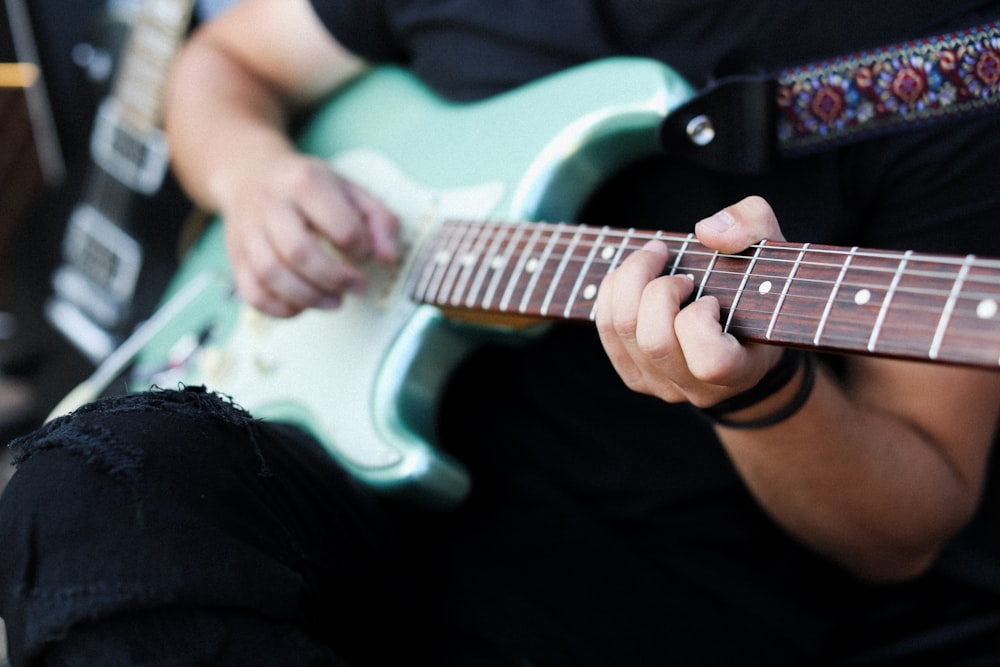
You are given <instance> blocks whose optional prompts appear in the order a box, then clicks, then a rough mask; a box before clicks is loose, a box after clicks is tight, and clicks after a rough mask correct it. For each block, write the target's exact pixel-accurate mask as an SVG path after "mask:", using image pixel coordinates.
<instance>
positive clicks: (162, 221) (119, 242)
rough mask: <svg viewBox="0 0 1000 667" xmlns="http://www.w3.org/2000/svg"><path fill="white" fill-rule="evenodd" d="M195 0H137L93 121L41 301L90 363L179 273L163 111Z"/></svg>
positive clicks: (179, 210)
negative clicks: (76, 196)
mask: <svg viewBox="0 0 1000 667" xmlns="http://www.w3.org/2000/svg"><path fill="white" fill-rule="evenodd" d="M193 5H194V0H142V2H141V3H140V5H139V6H138V8H137V9H136V12H137V14H136V16H135V17H134V18H133V19H132V21H133V22H132V23H131V25H130V26H129V30H128V39H127V41H126V43H125V47H124V53H123V56H122V58H121V60H120V62H119V64H118V68H117V76H116V77H115V81H114V86H113V89H112V91H111V93H110V94H109V95H108V96H107V97H105V98H104V100H103V101H102V102H101V104H100V106H99V108H98V111H97V115H96V118H95V120H94V127H93V130H92V132H91V136H90V160H91V163H90V164H89V165H88V167H89V169H88V171H87V173H86V181H85V184H84V189H83V193H82V196H81V200H80V202H79V203H78V204H77V205H76V206H75V207H74V209H73V211H72V213H71V215H70V216H69V221H68V223H67V226H66V231H65V235H64V237H63V248H62V255H63V257H62V263H61V265H60V266H59V267H58V268H57V270H56V271H55V273H54V274H53V278H52V286H53V296H52V298H51V299H50V300H49V302H48V303H47V304H46V316H47V318H48V320H49V321H50V322H51V323H52V324H53V325H54V326H55V327H56V329H58V330H59V331H60V332H61V333H62V334H63V335H65V336H66V338H67V339H68V340H69V341H70V342H71V343H73V344H74V345H76V347H77V348H78V349H79V350H80V351H81V352H83V353H84V354H85V355H86V356H87V357H89V358H90V359H91V360H92V361H94V362H99V361H101V360H102V359H104V358H105V357H106V356H107V355H108V354H110V353H111V351H112V350H113V349H114V348H115V347H116V346H117V345H118V344H119V343H120V342H121V341H122V340H123V339H124V338H125V337H126V336H127V335H128V333H129V330H130V328H131V327H132V326H133V325H134V324H135V322H136V321H137V320H138V319H140V317H142V316H144V315H145V314H147V313H148V311H150V310H152V309H153V308H155V306H156V301H157V300H158V299H159V298H160V296H161V295H162V290H163V289H164V288H165V287H166V285H167V283H168V282H169V279H170V277H171V275H172V274H173V272H174V271H175V270H176V262H175V261H174V258H173V254H172V253H173V248H174V245H175V242H174V241H173V239H175V238H176V235H177V232H178V229H177V228H178V227H179V223H180V221H181V220H182V218H183V210H184V209H186V208H188V206H189V205H188V204H187V201H186V199H185V198H183V196H182V195H181V194H180V191H179V188H178V187H177V186H176V184H175V183H173V182H172V181H171V180H170V179H169V178H168V176H169V171H168V150H167V142H166V138H165V136H164V133H163V131H162V129H161V121H162V118H161V116H162V107H163V99H164V91H165V87H166V80H167V71H168V68H169V65H170V62H171V61H172V60H173V57H174V55H175V54H176V52H177V49H178V48H179V47H180V44H181V42H182V40H183V37H184V36H185V35H186V34H187V29H188V26H189V24H190V22H191V12H192V9H193Z"/></svg>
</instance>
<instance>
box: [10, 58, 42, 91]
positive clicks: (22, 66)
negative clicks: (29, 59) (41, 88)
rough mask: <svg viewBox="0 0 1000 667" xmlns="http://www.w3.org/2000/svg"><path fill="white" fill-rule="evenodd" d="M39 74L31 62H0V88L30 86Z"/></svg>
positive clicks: (36, 66)
mask: <svg viewBox="0 0 1000 667" xmlns="http://www.w3.org/2000/svg"><path fill="white" fill-rule="evenodd" d="M39 74H40V72H39V69H38V65H35V64H33V63H0V88H31V87H32V86H33V85H35V82H36V81H38V77H39Z"/></svg>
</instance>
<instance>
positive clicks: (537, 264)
mask: <svg viewBox="0 0 1000 667" xmlns="http://www.w3.org/2000/svg"><path fill="white" fill-rule="evenodd" d="M561 233H562V231H561V229H560V226H555V227H552V228H551V234H550V235H549V242H548V243H546V244H545V248H544V249H543V250H542V254H541V256H540V257H539V258H538V260H537V261H532V260H529V261H528V264H527V269H528V273H529V275H530V276H531V278H530V279H529V280H528V286H527V288H526V289H525V290H524V293H523V294H522V295H521V303H520V305H519V306H518V311H519V312H521V313H525V312H527V310H528V306H529V305H530V303H531V295H532V294H534V292H535V287H537V286H538V281H539V279H540V278H541V276H542V275H543V274H544V273H545V267H546V266H548V263H549V258H550V257H551V256H552V249H553V248H554V247H555V245H556V243H558V241H559V237H560V235H561Z"/></svg>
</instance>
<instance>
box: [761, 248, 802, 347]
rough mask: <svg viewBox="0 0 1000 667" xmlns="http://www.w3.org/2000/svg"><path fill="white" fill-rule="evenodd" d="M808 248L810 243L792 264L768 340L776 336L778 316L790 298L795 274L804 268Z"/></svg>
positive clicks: (769, 330) (772, 317)
mask: <svg viewBox="0 0 1000 667" xmlns="http://www.w3.org/2000/svg"><path fill="white" fill-rule="evenodd" d="M808 247H809V244H808V243H806V244H805V245H803V246H802V250H800V251H799V254H798V256H797V257H796V258H795V263H794V264H792V270H791V271H790V272H789V274H788V277H787V278H786V279H785V284H784V285H783V286H782V288H781V296H779V297H778V303H777V305H775V307H774V313H773V314H772V315H771V322H770V324H768V326H767V333H765V334H764V338H765V339H766V340H771V337H772V336H773V335H774V326H775V324H776V323H777V321H778V314H779V313H780V312H781V307H782V306H783V305H785V299H787V298H788V290H789V289H791V287H792V281H794V280H795V274H796V273H798V271H799V267H801V266H802V258H803V257H805V254H806V249H807V248H808Z"/></svg>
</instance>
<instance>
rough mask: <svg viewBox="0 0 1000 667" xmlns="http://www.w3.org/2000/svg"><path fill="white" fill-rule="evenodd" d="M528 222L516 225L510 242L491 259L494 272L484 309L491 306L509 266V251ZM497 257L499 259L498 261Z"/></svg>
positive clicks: (513, 249)
mask: <svg viewBox="0 0 1000 667" xmlns="http://www.w3.org/2000/svg"><path fill="white" fill-rule="evenodd" d="M529 224H530V223H526V222H522V223H519V224H518V225H517V226H516V230H515V231H514V235H513V236H512V237H511V239H510V242H509V243H507V244H506V245H505V247H504V250H503V254H502V255H500V256H498V258H494V259H493V260H492V261H491V263H495V264H496V266H495V267H493V268H494V271H495V273H494V274H493V279H492V280H491V281H490V284H489V287H488V288H487V290H486V296H485V297H484V298H483V308H484V309H486V310H489V309H490V308H491V307H492V305H493V299H494V297H495V296H496V293H497V290H498V289H499V288H500V285H501V283H502V282H503V276H504V273H505V272H506V270H507V268H508V267H509V266H510V258H511V253H512V252H513V251H515V250H516V249H517V247H518V244H520V242H521V237H523V236H524V231H525V228H526V227H527V226H528V225H529ZM498 259H499V260H500V261H498Z"/></svg>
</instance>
